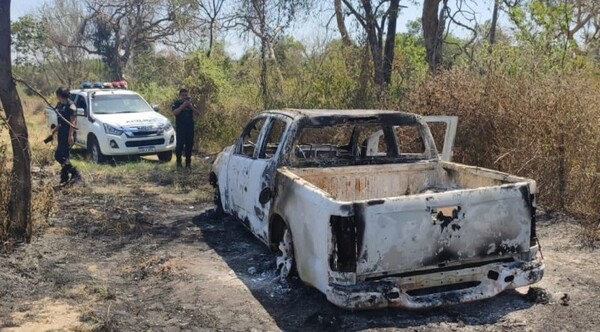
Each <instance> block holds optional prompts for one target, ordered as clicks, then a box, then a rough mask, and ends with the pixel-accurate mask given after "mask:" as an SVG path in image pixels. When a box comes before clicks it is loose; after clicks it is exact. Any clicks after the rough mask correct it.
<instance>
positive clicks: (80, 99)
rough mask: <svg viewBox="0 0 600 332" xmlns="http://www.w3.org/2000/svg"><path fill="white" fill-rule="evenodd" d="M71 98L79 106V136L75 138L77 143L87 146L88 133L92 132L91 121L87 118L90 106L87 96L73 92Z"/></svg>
mask: <svg viewBox="0 0 600 332" xmlns="http://www.w3.org/2000/svg"><path fill="white" fill-rule="evenodd" d="M71 100H73V102H74V103H75V106H76V107H77V137H76V138H75V143H76V144H77V145H79V146H83V147H86V146H87V137H88V133H89V132H90V128H89V126H90V122H89V121H88V118H87V114H88V106H87V102H86V98H85V95H82V94H73V95H71Z"/></svg>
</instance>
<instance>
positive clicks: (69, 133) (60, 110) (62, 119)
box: [52, 87, 81, 185]
mask: <svg viewBox="0 0 600 332" xmlns="http://www.w3.org/2000/svg"><path fill="white" fill-rule="evenodd" d="M56 98H58V105H57V106H56V112H57V118H58V119H57V120H58V126H56V127H54V129H53V130H52V134H54V133H56V132H58V135H57V136H58V137H57V138H58V144H57V145H56V151H55V152H54V159H55V160H56V161H58V163H59V164H60V165H61V166H62V168H61V170H60V184H61V185H65V184H67V182H69V180H70V181H71V182H76V181H79V180H81V174H79V171H78V170H77V168H76V167H75V166H73V165H72V164H71V161H70V160H69V153H70V151H71V147H72V146H73V144H75V129H76V125H77V114H75V111H76V108H75V104H73V103H72V102H71V101H70V100H69V89H67V88H62V87H61V88H58V89H57V90H56ZM69 175H71V178H70V179H69Z"/></svg>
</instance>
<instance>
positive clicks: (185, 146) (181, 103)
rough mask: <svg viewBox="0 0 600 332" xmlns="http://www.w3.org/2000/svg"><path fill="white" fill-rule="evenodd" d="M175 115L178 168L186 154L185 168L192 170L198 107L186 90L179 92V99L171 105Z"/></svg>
mask: <svg viewBox="0 0 600 332" xmlns="http://www.w3.org/2000/svg"><path fill="white" fill-rule="evenodd" d="M171 110H172V111H173V115H175V133H176V135H177V145H176V147H175V156H176V158H177V167H182V165H181V155H182V153H183V152H185V167H186V168H190V166H191V163H192V160H191V159H192V148H193V147H194V112H195V111H196V107H195V106H194V103H192V98H191V97H190V96H189V92H188V90H186V89H181V90H179V98H178V99H177V100H175V101H174V102H173V104H172V105H171Z"/></svg>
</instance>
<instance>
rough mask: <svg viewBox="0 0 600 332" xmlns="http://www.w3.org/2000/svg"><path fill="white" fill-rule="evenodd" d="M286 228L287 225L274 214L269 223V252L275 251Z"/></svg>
mask: <svg viewBox="0 0 600 332" xmlns="http://www.w3.org/2000/svg"><path fill="white" fill-rule="evenodd" d="M286 228H288V226H287V223H286V222H285V220H283V218H282V217H281V216H280V215H278V214H274V215H273V216H272V217H271V221H270V222H269V247H270V248H271V250H277V245H278V244H279V241H281V239H282V238H283V233H284V232H285V230H286Z"/></svg>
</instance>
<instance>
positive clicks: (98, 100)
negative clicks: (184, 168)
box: [46, 88, 175, 163]
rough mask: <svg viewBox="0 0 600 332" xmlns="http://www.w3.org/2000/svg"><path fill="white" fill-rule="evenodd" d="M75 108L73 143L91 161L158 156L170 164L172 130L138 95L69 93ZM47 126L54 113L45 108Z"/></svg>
mask: <svg viewBox="0 0 600 332" xmlns="http://www.w3.org/2000/svg"><path fill="white" fill-rule="evenodd" d="M69 99H70V100H71V101H73V102H74V103H75V105H76V106H77V128H78V129H77V137H76V139H75V144H76V145H79V146H81V147H83V148H85V149H86V150H87V151H88V152H89V153H90V157H91V159H92V160H93V161H94V162H96V163H102V162H104V161H106V160H107V159H108V157H109V156H123V155H152V154H156V155H158V159H159V160H161V161H170V160H171V158H172V155H173V150H174V149H175V130H174V129H173V126H172V125H171V123H170V122H169V120H168V119H167V118H166V117H164V116H163V115H161V114H160V113H158V112H157V107H152V106H150V104H148V102H146V100H144V98H142V96H140V95H139V94H137V93H136V92H134V91H130V90H123V89H98V88H89V89H77V90H71V96H70V98H69ZM46 122H47V124H48V126H49V127H52V126H53V125H54V126H55V125H56V124H57V115H56V112H55V111H54V110H52V109H50V108H46Z"/></svg>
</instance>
